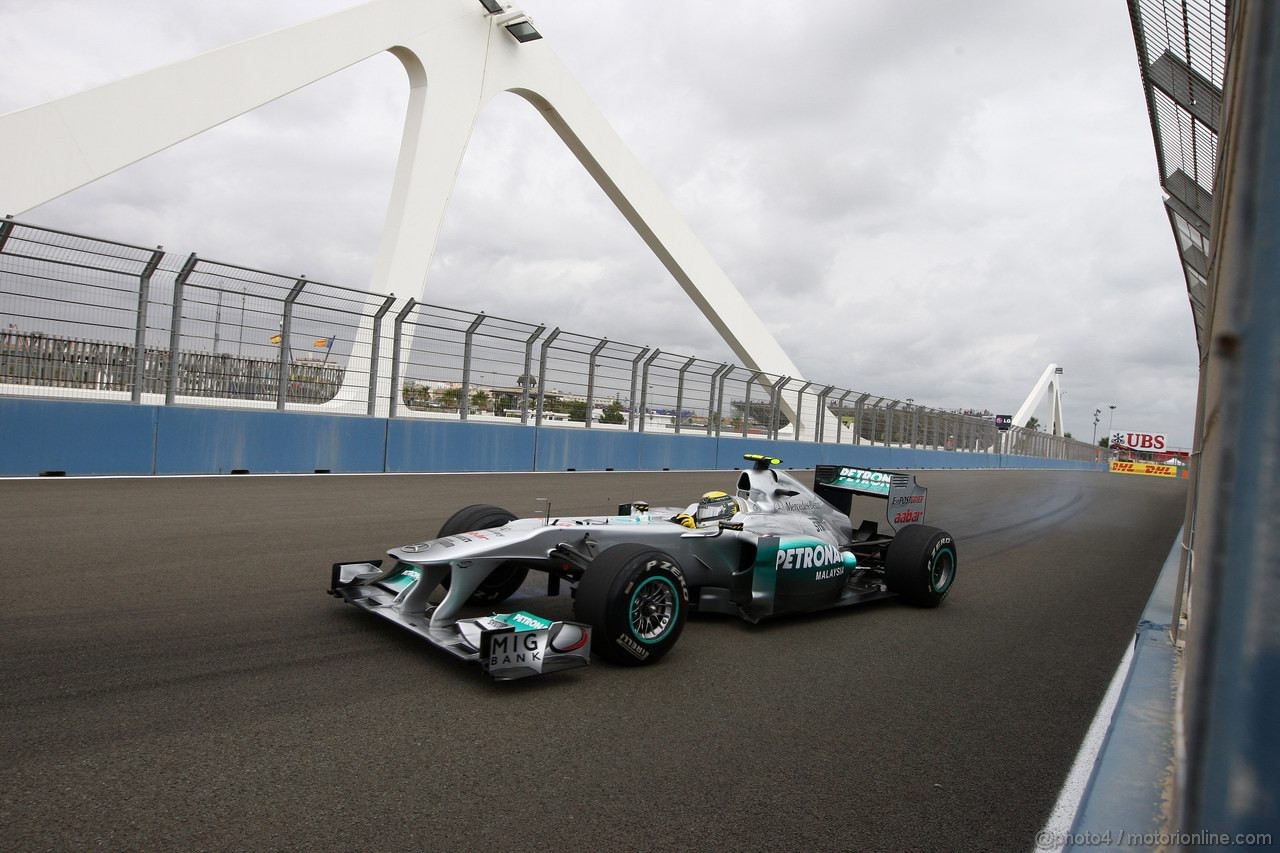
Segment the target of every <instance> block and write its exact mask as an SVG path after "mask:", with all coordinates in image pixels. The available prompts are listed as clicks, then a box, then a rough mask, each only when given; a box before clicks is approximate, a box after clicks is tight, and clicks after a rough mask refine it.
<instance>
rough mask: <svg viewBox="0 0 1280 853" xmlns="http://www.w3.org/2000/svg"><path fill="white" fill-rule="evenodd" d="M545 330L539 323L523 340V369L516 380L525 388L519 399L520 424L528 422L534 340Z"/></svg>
mask: <svg viewBox="0 0 1280 853" xmlns="http://www.w3.org/2000/svg"><path fill="white" fill-rule="evenodd" d="M545 330H547V327H545V325H539V327H538V328H536V329H534V333H532V334H530V336H529V339H527V341H525V371H524V373H522V374H520V377H521V378H520V380H518V382H520V386H521V387H522V388H524V389H525V393H524V396H522V398H521V401H520V423H521V424H527V423H529V383H530V382H534V378H532V377H531V375H530V373H529V369H530V368H531V366H532V364H534V341H536V339H538V337H539V336H540V334H541V333H543V332H545Z"/></svg>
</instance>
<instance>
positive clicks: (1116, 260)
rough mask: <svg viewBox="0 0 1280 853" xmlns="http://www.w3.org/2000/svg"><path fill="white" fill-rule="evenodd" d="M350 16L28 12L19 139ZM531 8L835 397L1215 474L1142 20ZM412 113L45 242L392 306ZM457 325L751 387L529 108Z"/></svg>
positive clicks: (665, 7)
mask: <svg viewBox="0 0 1280 853" xmlns="http://www.w3.org/2000/svg"><path fill="white" fill-rule="evenodd" d="M422 2H431V0H422ZM352 5H357V4H356V3H354V2H350V0H306V2H299V0H274V1H273V2H271V3H261V2H256V0H217V2H214V0H182V2H179V3H160V2H137V0H116V2H112V3H109V4H107V3H94V2H88V0H43V2H41V3H38V4H37V3H20V2H16V0H0V51H2V55H3V56H4V57H5V62H4V66H3V67H4V71H3V73H2V79H3V85H0V113H4V112H9V111H12V110H17V109H22V108H24V107H29V106H34V105H36V104H38V103H42V102H44V101H46V100H49V99H51V98H55V97H58V96H61V95H65V94H70V93H72V92H76V91H79V90H82V89H85V88H89V87H91V86H95V85H99V84H102V83H106V82H109V81H111V80H113V79H117V78H119V77H122V76H126V75H129V74H133V73H137V72H140V71H144V70H147V69H148V68H151V67H154V66H156V65H160V64H164V63H168V62H173V61H176V60H180V59H183V58H186V57H188V56H192V55H194V54H196V53H199V52H202V51H205V50H210V49H213V48H216V47H219V46H222V45H224V44H227V43H230V42H233V41H238V40H241V39H244V38H249V37H252V36H254V35H259V34H261V33H265V32H269V31H271V30H274V29H279V28H281V27H284V26H288V25H290V24H293V23H299V22H302V21H305V20H308V19H310V18H313V17H317V16H319V15H322V14H327V13H329V12H333V11H336V10H339V9H342V8H345V7H348V6H352ZM523 8H524V9H525V11H527V12H529V13H530V15H531V16H532V17H533V19H534V21H535V23H536V24H537V26H538V28H539V30H541V31H542V33H543V34H544V35H545V36H546V38H547V39H548V41H549V43H550V44H551V45H552V46H553V47H554V49H555V50H556V51H557V53H558V54H559V55H560V57H561V58H562V59H563V60H564V62H565V64H566V65H567V66H568V67H569V69H570V70H571V71H572V72H574V73H575V74H576V76H577V77H578V79H579V80H580V81H581V82H582V83H583V85H584V86H585V87H586V89H587V91H588V92H589V93H590V94H591V96H592V97H593V98H594V99H595V100H596V102H597V104H598V105H599V106H600V108H601V109H602V111H603V112H604V114H605V115H606V116H607V117H608V118H609V120H610V121H611V122H612V123H613V125H614V127H615V129H616V130H617V131H618V132H619V134H620V135H621V137H622V138H623V140H624V141H625V142H626V143H627V144H628V145H630V147H631V149H632V150H633V151H634V152H635V154H636V155H637V157H638V158H639V160H640V161H641V163H642V164H644V165H645V166H646V167H647V168H648V169H649V170H650V173H651V174H652V175H653V177H654V178H655V179H656V180H657V182H658V184H659V186H661V187H662V188H663V189H664V190H665V191H666V192H667V193H668V195H669V197H670V198H671V199H672V201H673V202H674V204H675V206H676V208H677V209H678V210H679V211H680V212H681V213H682V214H683V215H684V216H685V217H687V219H688V221H689V222H690V224H691V225H692V227H693V230H694V231H695V232H696V233H697V234H698V235H699V236H700V237H701V238H702V240H703V241H704V243H705V244H706V245H707V247H708V249H709V250H710V252H711V254H712V256H713V257H715V258H716V260H717V261H718V262H719V264H720V265H721V267H722V268H723V269H724V270H725V272H726V273H728V275H729V278H730V279H731V280H732V281H733V282H734V283H735V285H736V286H737V287H738V289H739V290H740V291H741V292H742V293H743V294H744V295H745V296H746V298H747V300H748V301H749V302H750V303H751V304H752V305H753V306H754V308H755V309H756V311H757V312H758V313H759V314H760V315H761V316H762V317H763V318H764V320H765V323H766V324H767V325H768V326H769V327H770V328H771V330H772V331H773V333H774V335H775V336H776V337H777V338H778V340H779V341H780V343H781V344H782V346H783V348H784V349H785V350H786V351H787V353H788V354H789V355H790V356H791V358H792V360H793V361H795V362H796V364H797V365H798V366H799V367H800V369H801V370H802V371H803V372H804V373H805V375H806V376H807V378H810V379H815V380H822V381H823V382H828V383H831V384H835V385H838V386H840V387H844V388H853V389H857V390H860V391H869V392H872V393H875V394H880V395H884V396H889V397H896V398H899V399H906V398H908V397H912V398H914V399H915V400H916V401H917V402H920V403H927V404H930V405H936V406H944V407H960V406H962V407H972V408H987V409H990V410H992V411H996V412H1002V413H1012V412H1013V411H1014V410H1016V409H1017V407H1018V405H1019V404H1020V403H1021V402H1022V400H1023V398H1024V397H1025V396H1026V395H1027V393H1028V392H1029V391H1030V390H1031V387H1032V385H1033V384H1034V383H1035V381H1036V380H1037V379H1038V378H1039V376H1040V373H1041V372H1042V371H1043V370H1044V368H1045V366H1046V365H1047V364H1049V363H1050V362H1056V363H1058V364H1060V365H1062V367H1063V368H1064V370H1065V374H1064V377H1063V380H1064V381H1063V387H1064V388H1065V389H1066V391H1067V394H1066V396H1065V398H1064V406H1065V412H1066V424H1067V429H1068V430H1070V431H1072V432H1073V433H1074V434H1075V436H1076V437H1077V438H1083V439H1084V440H1089V438H1090V437H1091V435H1092V433H1093V412H1094V410H1095V409H1096V408H1101V409H1102V411H1103V415H1102V422H1101V424H1100V427H1099V431H1098V432H1099V435H1102V434H1104V433H1105V431H1106V429H1107V426H1108V420H1109V417H1110V410H1109V409H1108V406H1109V405H1111V404H1114V405H1116V406H1117V409H1116V411H1115V428H1116V429H1122V428H1123V429H1127V430H1135V431H1136V430H1145V431H1151V432H1166V433H1168V434H1169V436H1170V440H1171V442H1172V443H1173V444H1174V445H1177V446H1186V445H1189V444H1190V441H1191V427H1192V420H1193V417H1194V407H1195V393H1196V381H1195V380H1196V352H1195V333H1194V329H1193V326H1192V321H1191V312H1190V308H1189V307H1188V304H1187V298H1186V292H1185V287H1184V284H1183V279H1182V275H1181V272H1180V269H1179V265H1178V261H1177V254H1176V252H1175V249H1174V243H1173V238H1172V236H1171V233H1170V230H1169V225H1168V221H1167V219H1166V218H1165V215H1164V212H1163V208H1162V205H1161V195H1160V188H1159V181H1158V176H1157V174H1156V162H1155V153H1154V147H1153V143H1152V139H1151V130H1150V127H1149V125H1148V122H1147V114H1146V108H1145V105H1144V102H1143V98H1142V87H1141V84H1140V81H1139V76H1138V67H1137V61H1136V52H1135V49H1134V44H1133V34H1132V31H1131V29H1130V25H1129V19H1128V13H1127V11H1126V9H1125V6H1124V4H1122V3H1116V2H1104V0H1088V2H1082V3H1070V4H1068V3H1058V2H1048V0H1007V2H979V0H970V2H964V3H949V2H904V0H878V2H851V0H839V2H826V0H810V2H805V3H780V2H776V0H775V1H774V2H757V0H741V2H737V3H733V4H724V3H710V2H707V3H689V2H674V0H647V2H640V0H629V2H621V0H526V2H525V3H524V6H523ZM477 9H479V6H478V4H477ZM406 100H407V91H406V81H405V76H404V72H403V70H402V68H401V66H400V64H399V62H398V61H397V60H395V59H394V58H392V57H391V56H389V55H386V54H383V55H380V56H378V57H374V58H372V59H369V60H367V61H365V62H363V63H361V64H360V65H357V66H355V67H353V68H350V69H348V70H346V71H343V72H341V73H339V74H336V75H334V76H332V77H330V78H328V79H326V80H323V81H321V82H319V83H317V84H314V85H312V86H310V87H308V88H306V89H304V90H302V91H299V92H297V93H294V94H292V95H289V96H287V97H285V98H282V99H280V100H278V101H276V102H274V103H272V104H270V105H268V106H266V107H264V108H262V109H260V110H258V111H256V112H254V113H251V114H249V115H246V116H242V117H240V118H238V119H235V120H233V121H231V122H228V123H226V124H224V125H222V126H220V127H218V128H215V129H214V130H212V131H209V132H207V133H205V134H203V135H201V136H199V137H196V138H195V139H192V140H189V141H187V142H185V143H182V144H180V145H177V146H175V147H173V148H171V149H169V150H167V151H164V152H162V153H160V154H158V155H156V156H154V157H151V158H149V159H148V160H144V161H142V162H140V163H138V164H135V165H133V166H131V167H128V168H126V169H123V170H121V171H120V172H117V173H116V174H114V175H111V176H109V177H107V178H104V179H102V180H100V181H98V182H96V183H95V184H92V185H90V186H88V187H85V188H82V189H80V190H77V191H75V192H73V193H70V194H68V195H66V196H63V197H62V198H60V199H57V200H55V201H53V202H50V203H48V204H45V205H43V206H41V207H38V208H36V209H34V210H31V211H28V212H26V213H24V214H22V216H21V218H22V219H23V220H25V221H28V222H32V223H34V224H40V225H48V226H52V227H57V228H65V229H68V230H73V231H80V232H84V233H88V234H93V235H98V236H103V237H110V238H114V239H119V240H123V241H128V242H133V243H140V244H144V245H154V244H163V245H164V246H165V247H166V248H167V249H169V250H171V251H179V252H183V253H185V252H189V251H197V252H199V253H200V254H201V255H202V256H205V257H209V258H215V259H218V260H225V261H232V262H236V263H241V264H244V265H249V266H257V267H261V268H264V269H268V270H273V271H278V272H281V273H284V274H288V275H295V274H306V275H307V276H309V277H310V278H312V279H318V280H323V281H330V282H333V283H337V284H346V285H350V286H354V287H364V286H366V285H367V284H368V282H369V278H370V275H371V271H372V266H373V258H374V254H375V252H376V250H377V244H378V234H379V232H380V229H381V227H382V222H383V218H384V216H385V212H386V204H387V197H388V193H389V188H390V182H391V175H392V172H393V170H394V165H395V157H396V154H397V150H398V147H399V138H400V128H401V124H402V119H403V112H404V106H405V103H406ZM157 108H158V109H164V105H163V104H161V105H157ZM6 212H9V211H0V214H2V213H6ZM401 295H406V294H401ZM426 298H427V299H428V300H429V301H435V302H438V303H440V304H445V305H450V306H454V307H459V308H466V309H469V310H476V311H479V310H484V311H487V312H489V313H491V314H497V315H500V316H505V317H510V318H512V319H518V320H524V321H529V322H546V323H549V324H552V325H559V326H561V327H563V328H565V329H566V330H570V331H576V332H582V333H588V334H597V335H602V336H608V337H610V338H612V339H615V340H621V341H627V342H631V343H637V344H643V345H649V346H658V347H661V348H663V349H664V351H674V352H678V353H682V354H688V355H698V356H702V357H706V358H713V359H717V360H723V359H727V358H729V356H728V350H727V348H726V347H725V346H724V345H723V344H722V343H721V342H720V340H719V338H718V336H717V335H716V333H715V332H714V330H713V329H712V328H711V325H710V324H709V323H708V322H707V321H706V320H705V319H704V318H703V317H702V315H701V314H700V313H698V311H697V309H696V308H694V307H693V306H692V304H691V303H690V302H689V301H688V299H687V298H686V297H685V296H684V294H683V292H682V291H681V289H680V287H679V285H677V284H676V283H675V281H674V280H672V279H671V278H670V276H669V275H668V274H667V273H666V271H665V269H664V268H663V267H662V266H661V264H660V263H659V262H658V261H657V260H656V259H655V258H654V257H653V256H652V255H651V254H650V253H649V251H648V249H647V248H646V247H645V245H644V243H643V242H642V241H641V240H640V238H639V237H638V236H636V235H635V234H634V232H632V231H631V229H630V227H629V226H628V225H627V224H626V222H625V221H624V220H623V218H622V216H621V214H619V213H618V212H617V211H616V210H615V209H614V208H613V207H612V205H610V203H609V202H608V200H607V199H606V198H605V196H604V194H603V193H602V192H601V191H600V190H599V188H597V187H596V186H595V184H594V183H593V182H592V181H591V179H590V178H589V177H588V176H587V175H586V173H585V172H584V171H583V170H582V168H581V167H580V166H579V164H578V163H577V161H576V160H574V158H573V157H572V156H571V155H570V154H569V153H568V152H567V151H566V150H565V149H564V148H563V146H562V145H561V144H560V142H559V140H558V139H557V138H556V137H555V135H554V134H553V133H552V132H551V130H550V128H548V127H547V126H546V125H545V123H543V121H542V120H541V119H540V118H539V117H538V116H537V114H536V113H535V111H534V110H533V109H532V108H531V107H530V106H529V105H528V104H526V103H525V102H524V101H522V100H520V99H518V98H517V97H515V96H513V95H503V96H500V97H499V98H497V99H495V100H494V101H493V102H492V103H491V104H490V105H489V107H488V108H487V109H486V110H485V111H484V113H483V114H482V115H481V118H480V121H479V124H478V126H477V128H476V132H475V135H474V136H473V139H472V143H471V145H470V147H469V149H468V154H467V158H466V160H465V161H464V164H463V167H462V170H461V173H460V174H459V177H458V183H457V187H456V189H455V192H454V196H453V201H452V203H451V206H450V209H449V213H448V216H447V219H446V222H445V226H444V229H443V231H442V233H441V235H440V241H439V245H438V247H437V251H436V257H435V262H434V265H433V268H432V271H431V273H430V275H429V277H428V283H427V294H426ZM1039 414H1040V419H1041V421H1042V422H1043V421H1046V420H1047V412H1045V411H1041V412H1040V413H1039Z"/></svg>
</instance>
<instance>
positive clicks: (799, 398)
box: [791, 382, 822, 441]
mask: <svg viewBox="0 0 1280 853" xmlns="http://www.w3.org/2000/svg"><path fill="white" fill-rule="evenodd" d="M813 384H814V383H812V382H806V383H804V384H803V385H801V386H800V391H799V392H797V394H796V422H795V423H794V424H792V425H791V431H792V432H793V433H795V437H794V439H793V440H794V441H799V440H800V413H801V412H803V411H804V392H805V391H808V390H809V388H810V387H811V386H812V385H813ZM817 417H818V418H819V419H821V417H822V415H821V413H819V414H818V415H817ZM813 440H814V441H817V440H818V427H817V426H816V425H815V426H814V428H813Z"/></svg>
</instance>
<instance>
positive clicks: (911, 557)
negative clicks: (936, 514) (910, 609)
mask: <svg viewBox="0 0 1280 853" xmlns="http://www.w3.org/2000/svg"><path fill="white" fill-rule="evenodd" d="M956 563H957V560H956V542H955V540H954V539H953V538H951V534H950V533H947V532H946V531H945V530H939V529H938V528H936V527H926V526H925V525H923V524H908V525H907V526H906V527H904V528H902V529H901V530H899V531H898V534H897V535H896V536H894V537H893V541H892V542H890V543H889V550H888V553H887V554H885V560H884V574H885V583H886V584H888V586H889V591H890V592H896V593H897V594H898V595H900V596H902V598H903V599H905V600H906V601H908V602H910V603H911V604H914V605H916V606H917V607H937V606H938V605H939V604H941V603H942V601H943V599H945V598H946V597H947V593H948V592H950V591H951V585H952V584H953V583H954V582H955V579H956Z"/></svg>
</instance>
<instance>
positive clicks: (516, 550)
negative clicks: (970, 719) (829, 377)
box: [329, 454, 956, 680]
mask: <svg viewBox="0 0 1280 853" xmlns="http://www.w3.org/2000/svg"><path fill="white" fill-rule="evenodd" d="M745 458H746V459H747V460H748V461H749V462H751V463H752V464H751V466H750V467H748V468H744V469H743V470H742V471H741V472H739V474H738V476H737V481H736V484H735V488H734V490H733V492H732V493H727V492H708V493H707V494H705V495H703V496H702V498H701V499H700V500H699V501H697V502H696V503H694V504H692V505H690V506H688V507H663V508H656V507H650V506H649V505H648V504H646V503H643V502H640V501H636V502H633V503H630V504H624V505H622V506H620V507H618V513H617V514H616V515H599V516H585V517H577V518H557V517H554V516H551V515H550V512H548V514H547V515H546V516H545V517H541V518H522V519H517V518H516V517H515V516H514V515H512V514H511V513H509V512H507V511H506V510H504V509H501V508H499V507H494V506H486V505H477V506H469V507H466V508H464V509H461V510H459V511H458V512H457V513H455V514H454V515H453V516H452V517H451V518H450V519H449V520H448V521H446V522H445V524H444V526H443V527H442V528H441V530H440V535H439V537H437V538H435V539H429V540H427V541H425V542H418V543H416V544H413V545H405V546H404V547H402V548H393V549H392V550H391V551H389V552H388V554H389V555H390V557H391V559H390V560H385V561H384V560H371V561H367V562H358V563H336V564H334V566H333V572H332V578H331V582H330V588H329V592H330V594H331V595H335V596H338V597H340V598H342V599H343V600H345V601H347V602H349V603H351V604H354V605H356V606H357V607H360V608H362V609H364V610H368V611H369V612H371V613H376V614H377V615H379V616H382V617H383V618H385V619H389V620H391V621H392V622H395V623H396V624H398V625H400V626H402V627H404V628H407V629H409V630H410V631H413V632H414V633H416V634H418V635H419V636H421V637H423V638H425V639H427V640H429V641H430V642H431V643H432V644H434V645H436V646H439V647H440V648H442V649H445V650H446V651H448V652H451V653H452V654H454V655H456V656H458V657H460V658H462V659H464V660H467V661H473V662H478V663H479V664H480V665H481V667H482V668H483V669H484V670H485V671H486V672H487V673H488V674H489V675H490V676H492V677H493V678H495V679H498V680H509V679H513V678H523V677H525V676H529V675H537V674H541V673H547V672H556V671H559V670H563V669H570V668H573V667H577V666H583V665H585V664H587V663H589V662H590V653H591V651H592V650H594V651H595V652H596V653H597V654H598V655H600V656H601V657H603V658H605V659H607V660H609V661H612V662H614V663H617V664H623V665H630V666H636V665H641V664H650V663H653V662H655V661H657V660H658V659H660V658H661V657H662V656H663V655H665V654H666V653H667V652H669V651H671V648H672V647H673V646H674V645H675V644H676V641H677V640H679V639H680V633H681V631H682V630H683V629H684V625H685V619H686V617H687V615H688V613H689V611H690V610H699V611H709V612H714V613H730V614H734V615H736V616H740V617H742V618H743V619H746V620H748V621H750V622H758V621H760V620H761V619H764V618H766V617H769V616H777V615H781V614H785V613H803V612H809V611H814V610H824V609H827V608H832V607H843V606H845V605H849V604H858V603H861V602H866V601H872V600H875V599H879V598H885V597H888V596H893V595H897V596H900V597H902V598H903V599H905V600H906V601H908V602H910V603H912V604H916V605H919V606H922V607H936V606H938V605H939V604H941V603H942V601H943V599H944V598H946V596H947V593H948V592H949V591H950V589H951V585H952V582H953V581H954V580H955V576H956V544H955V541H954V540H953V539H952V537H951V536H950V535H949V534H948V533H946V532H945V531H942V530H938V529H937V528H934V527H926V526H925V525H924V524H922V523H921V522H923V520H924V512H925V497H926V494H927V491H926V489H925V488H924V487H923V486H920V485H918V484H917V483H916V480H915V476H914V475H912V474H896V473H891V472H886V471H873V470H868V469H863V468H852V467H842V466H835V465H824V466H819V467H818V468H817V470H816V472H815V475H814V486H813V488H812V489H810V488H809V487H807V486H805V485H803V484H802V483H801V482H800V481H799V480H797V479H796V478H795V477H793V476H791V475H790V474H788V473H787V472H785V471H780V470H777V469H776V468H774V467H772V466H773V465H777V464H780V460H778V459H772V458H769V457H764V456H759V455H755V454H748V455H747V456H746V457H745ZM860 497H861V498H877V499H881V500H884V501H886V502H887V504H888V512H887V519H886V520H887V525H888V530H887V531H882V530H881V529H880V524H879V523H878V522H876V521H872V520H868V521H862V522H861V523H860V524H859V525H857V526H855V525H854V523H853V521H852V520H851V514H852V513H853V511H854V499H855V498H860ZM530 570H536V571H540V572H544V573H545V574H546V575H547V578H548V582H547V591H548V594H549V595H557V594H559V592H560V591H561V589H562V587H563V586H564V585H568V586H569V588H570V590H571V591H572V594H573V596H574V615H575V617H576V619H577V621H552V620H548V619H543V618H542V617H539V616H536V615H534V614H532V613H528V612H525V611H518V612H515V613H502V614H497V613H495V614H494V615H491V616H486V617H480V618H459V617H460V614H461V612H462V610H463V607H464V606H465V605H474V606H481V607H486V608H489V607H491V606H492V605H496V604H497V603H499V602H501V601H504V600H505V599H507V598H508V597H510V596H511V595H512V594H514V593H515V592H516V590H518V589H519V588H520V587H521V585H522V584H523V583H524V581H525V578H526V576H527V575H528V573H529V571H530ZM438 588H443V589H444V590H445V594H444V597H443V600H441V601H440V602H439V603H438V604H433V603H432V602H431V597H432V595H433V593H435V591H436V590H437V589H438Z"/></svg>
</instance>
